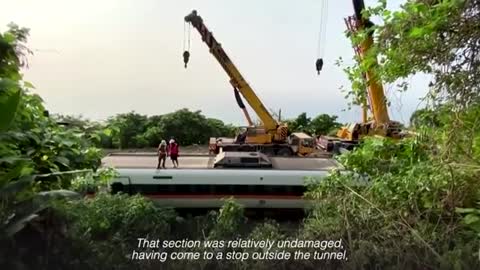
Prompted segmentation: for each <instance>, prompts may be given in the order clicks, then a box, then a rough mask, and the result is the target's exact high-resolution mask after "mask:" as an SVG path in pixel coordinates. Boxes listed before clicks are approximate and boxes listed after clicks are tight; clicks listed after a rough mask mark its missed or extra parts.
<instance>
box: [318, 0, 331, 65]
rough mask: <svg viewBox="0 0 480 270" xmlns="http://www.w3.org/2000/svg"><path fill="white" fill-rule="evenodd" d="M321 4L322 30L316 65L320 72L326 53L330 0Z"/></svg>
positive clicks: (323, 0) (324, 0)
mask: <svg viewBox="0 0 480 270" xmlns="http://www.w3.org/2000/svg"><path fill="white" fill-rule="evenodd" d="M321 3H322V4H321V6H320V30H319V33H318V46H317V61H316V62H315V66H316V68H317V73H318V74H320V71H321V70H322V67H323V56H324V54H325V35H326V32H327V21H328V0H322V1H321Z"/></svg>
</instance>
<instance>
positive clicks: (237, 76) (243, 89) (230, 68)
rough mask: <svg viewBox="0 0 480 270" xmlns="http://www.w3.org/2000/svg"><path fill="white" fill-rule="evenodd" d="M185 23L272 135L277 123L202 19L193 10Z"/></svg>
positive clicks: (275, 130) (267, 131) (266, 130)
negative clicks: (194, 32)
mask: <svg viewBox="0 0 480 270" xmlns="http://www.w3.org/2000/svg"><path fill="white" fill-rule="evenodd" d="M185 21H186V22H187V23H191V24H192V25H193V27H195V29H197V31H198V32H199V33H200V35H201V37H202V40H203V41H204V42H205V43H206V44H207V46H208V48H209V49H210V53H212V54H213V56H214V57H215V59H217V61H218V62H219V63H220V65H221V66H222V68H223V69H224V70H225V72H226V73H227V74H228V76H229V77H230V83H231V84H232V86H233V87H234V89H236V90H238V91H239V92H240V93H241V94H242V96H243V97H244V98H245V100H246V101H247V102H248V104H249V105H250V107H251V108H252V109H253V110H254V111H255V113H256V114H257V116H258V118H259V119H260V121H262V123H263V128H264V129H265V132H266V133H269V134H272V135H274V134H275V133H276V132H277V127H278V123H277V121H276V120H275V118H273V117H272V115H271V114H270V112H269V111H268V110H267V109H266V108H265V106H264V105H263V103H262V102H261V101H260V99H259V98H258V97H257V95H256V94H255V92H254V91H253V89H252V87H250V85H249V84H248V83H247V81H246V80H245V79H244V78H243V76H242V74H241V73H240V71H239V70H238V69H237V67H236V66H235V65H234V64H233V62H232V61H231V60H230V58H229V57H228V56H227V54H226V52H225V51H224V50H223V48H222V46H221V45H220V43H219V42H218V41H217V40H216V39H215V38H214V37H213V35H212V32H210V31H209V30H208V28H207V27H206V26H205V24H204V23H203V19H202V18H201V17H200V16H199V15H197V12H196V11H195V10H194V11H192V12H191V13H190V14H189V15H187V16H185Z"/></svg>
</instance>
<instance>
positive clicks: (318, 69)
mask: <svg viewBox="0 0 480 270" xmlns="http://www.w3.org/2000/svg"><path fill="white" fill-rule="evenodd" d="M315 66H316V67H317V73H318V75H320V71H321V70H322V67H323V58H318V59H317V62H315Z"/></svg>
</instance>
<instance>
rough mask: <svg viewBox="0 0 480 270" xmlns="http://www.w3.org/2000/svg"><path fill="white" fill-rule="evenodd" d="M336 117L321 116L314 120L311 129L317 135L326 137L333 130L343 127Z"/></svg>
mask: <svg viewBox="0 0 480 270" xmlns="http://www.w3.org/2000/svg"><path fill="white" fill-rule="evenodd" d="M337 118H338V117H337V116H336V115H328V114H320V115H317V116H316V117H315V118H313V119H312V121H311V122H310V126H309V129H310V131H311V132H312V133H313V134H315V135H326V134H328V133H329V132H331V131H332V130H333V129H338V128H339V127H340V126H341V125H340V123H338V122H337V121H336V120H337Z"/></svg>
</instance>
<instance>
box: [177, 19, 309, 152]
mask: <svg viewBox="0 0 480 270" xmlns="http://www.w3.org/2000/svg"><path fill="white" fill-rule="evenodd" d="M185 22H186V23H188V24H191V25H192V26H193V27H194V28H195V29H196V30H197V31H198V32H199V33H200V36H201V37H202V40H203V42H205V44H206V45H207V46H208V48H209V49H210V52H211V54H212V55H213V56H214V57H215V59H216V60H217V61H218V63H219V64H220V65H221V67H222V68H223V69H224V71H225V72H226V73H227V75H228V76H229V78H230V84H231V85H232V87H233V91H234V94H235V98H236V100H237V103H238V105H239V106H240V108H241V109H242V110H243V112H244V114H245V117H246V118H247V121H248V123H249V126H247V127H244V129H243V131H242V132H241V133H239V134H238V135H237V136H236V137H235V138H211V139H210V142H209V147H210V150H211V152H212V153H214V154H218V153H220V152H230V151H236V152H238V151H246V152H251V151H259V152H262V153H264V154H266V155H269V156H293V155H299V156H308V155H309V154H311V153H312V152H313V151H314V150H315V140H314V138H312V137H311V136H309V135H308V134H305V133H292V134H289V133H290V132H289V130H288V126H287V125H286V124H285V123H280V122H279V121H277V120H276V119H275V118H274V117H272V115H271V113H270V112H269V111H268V110H267V109H266V107H265V106H264V104H263V103H262V101H261V100H260V99H259V98H258V96H257V95H256V94H255V91H253V89H252V87H251V86H250V85H249V84H248V83H247V81H246V80H245V79H244V77H243V76H242V74H241V73H240V71H239V70H238V68H237V67H236V66H235V65H234V64H233V62H232V61H231V60H230V57H228V55H227V53H226V52H225V51H224V49H223V48H222V46H221V45H220V43H219V42H218V41H217V40H216V39H215V37H214V36H213V34H212V32H210V31H209V29H208V28H207V26H206V25H205V24H204V22H203V19H202V18H201V17H200V16H199V15H198V14H197V11H196V10H193V11H192V12H191V13H190V14H188V15H187V16H186V17H185ZM183 57H184V62H185V67H186V66H187V63H188V61H189V57H190V53H189V52H188V51H185V52H184V53H183ZM240 94H241V96H243V98H244V99H245V100H246V101H247V103H248V104H249V105H250V107H251V108H252V109H253V111H254V112H255V113H256V115H257V116H258V118H259V119H260V121H261V122H262V125H261V126H255V125H253V123H252V121H251V118H250V116H249V114H248V111H247V110H246V108H245V106H244V105H243V102H242V101H241V97H240Z"/></svg>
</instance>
